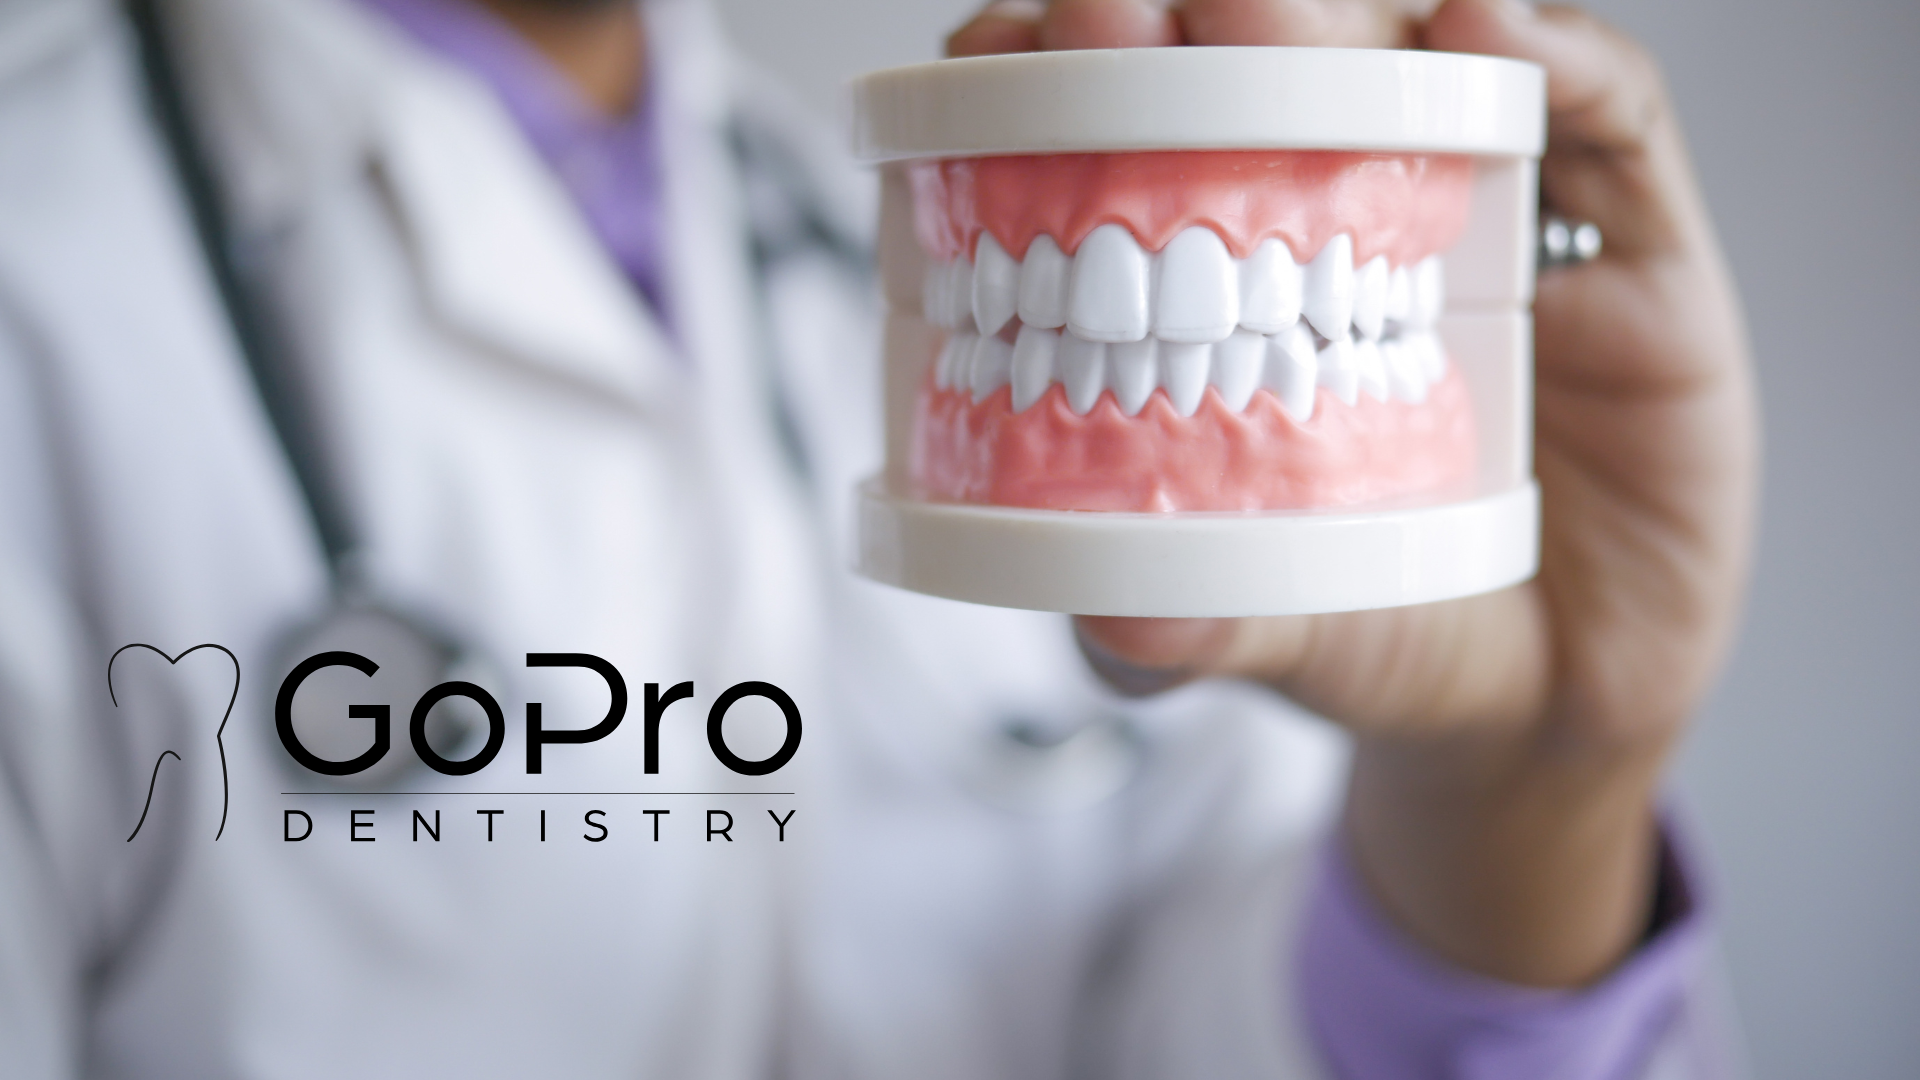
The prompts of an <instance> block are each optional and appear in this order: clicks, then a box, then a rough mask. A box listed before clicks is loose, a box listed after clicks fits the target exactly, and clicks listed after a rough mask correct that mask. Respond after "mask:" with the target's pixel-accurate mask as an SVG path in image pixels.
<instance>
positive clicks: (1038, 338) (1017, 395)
mask: <svg viewBox="0 0 1920 1080" xmlns="http://www.w3.org/2000/svg"><path fill="white" fill-rule="evenodd" d="M1059 347H1060V335H1059V333H1058V332H1056V331H1053V330H1042V329H1040V328H1039V327H1037V326H1022V327H1021V328H1020V336H1019V338H1018V339H1016V340H1015V341H1014V343H1013V374H1012V375H1011V376H1010V377H1011V379H1012V381H1013V411H1014V412H1026V411H1027V408H1028V406H1031V405H1032V404H1033V403H1034V402H1036V401H1039V400H1040V395H1041V394H1044V393H1046V392H1047V384H1048V383H1050V382H1052V381H1053V354H1054V351H1055V350H1056V349H1058V348H1059Z"/></svg>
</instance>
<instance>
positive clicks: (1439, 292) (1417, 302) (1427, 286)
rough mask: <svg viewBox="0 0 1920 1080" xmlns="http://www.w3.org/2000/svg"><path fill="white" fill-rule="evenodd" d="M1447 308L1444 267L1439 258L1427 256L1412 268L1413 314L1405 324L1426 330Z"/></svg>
mask: <svg viewBox="0 0 1920 1080" xmlns="http://www.w3.org/2000/svg"><path fill="white" fill-rule="evenodd" d="M1446 307H1447V275H1446V267H1445V264H1443V263H1442V262H1441V261H1440V256H1438V255H1429V256H1427V257H1426V258H1424V259H1421V260H1420V262H1419V264H1418V265H1416V266H1415V267H1414V268H1413V312H1412V314H1411V315H1410V316H1409V317H1408V319H1407V322H1409V323H1410V324H1412V325H1413V326H1416V327H1419V328H1420V329H1422V330H1428V329H1431V328H1432V327H1433V324H1434V323H1436V322H1439V321H1440V313H1441V312H1442V311H1444V310H1446Z"/></svg>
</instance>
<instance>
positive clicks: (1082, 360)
mask: <svg viewBox="0 0 1920 1080" xmlns="http://www.w3.org/2000/svg"><path fill="white" fill-rule="evenodd" d="M1053 359H1054V363H1055V364H1057V365H1058V366H1059V368H1060V383H1061V385H1063V386H1065V387H1066V388H1067V407H1068V408H1070V409H1072V410H1073V411H1074V412H1075V413H1078V414H1079V415H1081V416H1085V415H1087V412H1088V410H1090V409H1092V408H1093V406H1094V403H1095V402H1097V401H1099V400H1100V391H1101V390H1102V389H1104V388H1105V387H1106V385H1107V347H1106V346H1105V345H1104V344H1102V343H1100V342H1098V341H1088V340H1087V339H1085V338H1079V337H1075V336H1073V335H1072V334H1063V335H1061V337H1060V349H1059V351H1058V352H1056V353H1055V354H1054V357H1053Z"/></svg>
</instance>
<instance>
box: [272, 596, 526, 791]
mask: <svg viewBox="0 0 1920 1080" xmlns="http://www.w3.org/2000/svg"><path fill="white" fill-rule="evenodd" d="M327 654H352V656H356V657H361V658H364V659H365V660H367V661H371V662H372V664H371V666H372V667H373V669H374V670H372V671H371V673H369V672H367V671H366V670H364V667H365V666H367V665H360V664H357V663H355V662H353V661H350V660H347V659H346V658H344V657H335V658H334V659H335V662H332V663H326V664H324V665H321V664H319V663H317V662H316V661H315V658H319V657H325V656H326V655H327ZM302 667H306V668H308V669H310V670H306V671H304V672H301V671H298V670H296V669H299V668H302ZM292 676H298V679H297V685H293V686H289V679H290V677H292ZM447 682H458V683H470V684H473V685H474V686H477V687H479V688H481V689H482V690H484V691H486V692H487V694H488V695H490V696H491V697H493V699H494V701H495V702H496V703H498V702H499V701H501V700H503V698H502V695H503V693H504V691H505V690H506V686H505V682H504V675H503V672H502V670H501V669H500V668H499V667H498V666H497V665H495V664H493V663H490V662H489V661H488V660H487V659H486V658H485V657H484V656H482V655H481V654H480V653H478V652H476V651H475V650H473V649H471V648H465V647H462V646H461V645H460V644H458V641H457V639H456V638H455V637H454V636H453V635H451V634H449V633H445V632H443V631H441V630H440V629H439V628H438V627H436V626H434V625H433V624H432V623H431V622H430V621H429V620H427V619H424V618H422V617H420V616H418V615H414V614H410V613H405V612H401V611H399V610H397V609H396V608H395V607H393V606H391V605H389V604H384V603H381V602H378V601H374V600H368V599H355V598H345V599H339V600H336V601H335V602H334V603H333V604H332V605H330V606H329V608H328V609H327V610H326V611H325V612H323V613H322V614H321V615H320V616H318V617H317V618H314V619H312V620H311V621H309V622H306V623H303V624H301V625H300V626H298V627H296V628H295V629H294V630H293V631H292V632H290V633H288V634H287V635H286V636H285V637H284V638H283V639H282V642H281V646H280V648H279V650H278V662H277V663H276V665H275V670H274V672H273V682H272V683H271V684H270V685H271V688H272V691H273V693H274V695H275V697H274V708H275V728H276V730H277V731H280V728H281V726H282V725H281V717H280V714H281V711H282V708H283V706H284V710H285V712H286V714H287V721H288V722H287V723H286V725H285V726H286V727H287V728H288V729H290V732H291V735H292V737H293V739H294V740H295V742H296V743H297V746H288V745H285V743H286V741H287V735H288V732H287V731H280V735H281V742H282V744H283V746H282V748H281V749H282V751H283V752H282V754H281V757H282V758H283V759H284V760H285V763H286V765H287V767H288V768H289V769H290V770H292V771H293V773H294V775H295V776H296V777H298V778H299V779H300V780H301V781H302V782H304V783H311V784H320V785H325V786H330V787H338V788H343V789H347V790H362V791H374V790H383V789H387V788H389V787H390V786H391V785H393V784H394V783H395V782H396V781H399V780H401V779H402V778H405V777H408V776H410V775H416V774H418V773H419V772H421V771H423V770H424V768H425V764H424V762H423V761H422V760H421V756H420V755H419V754H418V753H417V752H416V751H415V749H414V743H413V738H414V736H413V725H414V715H413V714H414V712H415V709H416V706H417V705H418V703H419V702H420V701H421V700H422V699H423V698H425V697H426V695H427V694H428V692H429V691H431V690H432V689H433V688H434V687H436V686H439V685H440V684H442V683H447ZM283 699H284V701H283ZM496 707H498V706H497V704H496ZM491 723H492V718H491V717H489V716H488V714H487V710H486V707H485V706H484V705H483V704H482V703H481V702H480V701H479V700H477V699H475V698H474V697H471V696H467V695H464V694H453V695H447V696H444V697H441V698H440V700H439V701H437V702H434V703H432V704H431V705H430V707H429V708H428V709H427V710H426V712H425V714H424V715H423V716H422V717H421V723H420V735H421V737H422V738H424V739H425V741H426V743H427V745H428V747H429V748H430V749H431V750H432V751H433V753H434V754H435V755H437V756H438V757H439V758H440V759H442V760H445V761H455V762H458V761H465V760H468V759H471V758H472V757H473V755H474V754H475V753H478V752H483V751H482V748H483V746H484V744H486V743H489V742H494V741H496V740H495V738H493V737H491V736H493V732H492V731H491V730H490V725H491ZM301 752H304V754H305V755H308V756H309V757H308V759H307V760H306V761H302V760H301V757H300V754H301ZM315 761H318V762H322V763H325V768H326V769H327V770H329V771H321V770H320V769H316V768H315V767H314V762H315ZM356 762H359V763H361V764H360V765H359V767H357V768H355V769H353V771H351V772H340V771H333V770H339V769H342V768H345V767H346V766H347V765H348V764H351V763H356Z"/></svg>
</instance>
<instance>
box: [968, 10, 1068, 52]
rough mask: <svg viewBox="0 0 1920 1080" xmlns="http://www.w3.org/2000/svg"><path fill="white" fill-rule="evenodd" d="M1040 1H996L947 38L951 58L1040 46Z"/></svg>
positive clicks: (1032, 48) (1044, 15)
mask: <svg viewBox="0 0 1920 1080" xmlns="http://www.w3.org/2000/svg"><path fill="white" fill-rule="evenodd" d="M1046 15H1047V5H1046V4H1045V3H1042V2H1041V0H996V2H995V3H992V4H988V5H987V6H986V7H984V8H982V9H981V10H980V14H978V15H975V16H974V17H973V19H972V20H971V21H969V22H968V23H967V24H966V25H965V26H962V27H961V28H960V29H958V30H955V31H954V32H953V33H952V34H950V35H948V37H947V55H948V56H986V55H988V54H990V53H1010V52H1032V51H1034V50H1035V49H1038V48H1039V47H1040V22H1041V20H1042V19H1044V18H1046Z"/></svg>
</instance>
